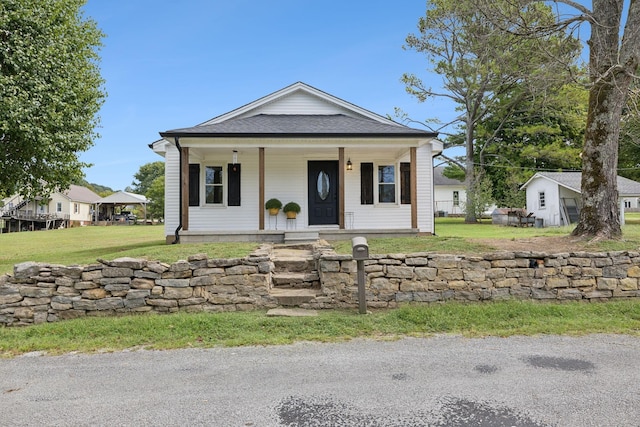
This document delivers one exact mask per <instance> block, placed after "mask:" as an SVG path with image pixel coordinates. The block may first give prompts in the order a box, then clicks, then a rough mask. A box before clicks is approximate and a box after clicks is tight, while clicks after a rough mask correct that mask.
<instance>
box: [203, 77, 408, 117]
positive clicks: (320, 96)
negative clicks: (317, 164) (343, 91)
mask: <svg viewBox="0 0 640 427" xmlns="http://www.w3.org/2000/svg"><path fill="white" fill-rule="evenodd" d="M259 114H297V115H333V114H342V115H345V116H350V117H356V118H368V119H372V120H376V121H379V122H382V123H386V124H389V125H395V126H402V125H400V124H398V123H396V122H394V121H393V120H390V119H387V118H386V117H383V116H381V115H379V114H376V113H373V112H371V111H369V110H366V109H364V108H362V107H358V106H357V105H355V104H351V103H350V102H347V101H344V100H342V99H340V98H338V97H335V96H333V95H329V94H328V93H326V92H323V91H321V90H319V89H316V88H314V87H312V86H309V85H307V84H305V83H302V82H297V83H294V84H292V85H290V86H287V87H285V88H283V89H280V90H279V91H276V92H273V93H271V94H269V95H267V96H264V97H262V98H259V99H257V100H255V101H253V102H251V103H249V104H246V105H243V106H242V107H239V108H236V109H235V110H232V111H230V112H228V113H225V114H222V115H220V116H217V117H214V118H213V119H211V120H207V121H206V122H204V123H202V124H201V125H200V126H203V125H204V126H206V125H211V124H215V123H221V122H224V121H226V120H229V119H237V118H246V117H251V116H256V115H259ZM402 127H404V126H402Z"/></svg>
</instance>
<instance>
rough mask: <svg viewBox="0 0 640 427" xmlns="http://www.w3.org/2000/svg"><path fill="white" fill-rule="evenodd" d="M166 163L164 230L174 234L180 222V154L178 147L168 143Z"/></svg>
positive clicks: (168, 233)
mask: <svg viewBox="0 0 640 427" xmlns="http://www.w3.org/2000/svg"><path fill="white" fill-rule="evenodd" d="M166 149H167V151H166V154H165V165H164V185H165V187H164V188H165V190H164V191H165V193H164V230H165V235H167V236H169V235H173V234H174V232H175V230H176V228H177V227H178V224H179V223H180V218H179V215H180V156H179V153H178V149H177V148H176V147H175V146H173V145H170V144H167V147H166Z"/></svg>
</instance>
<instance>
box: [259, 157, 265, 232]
mask: <svg viewBox="0 0 640 427" xmlns="http://www.w3.org/2000/svg"><path fill="white" fill-rule="evenodd" d="M258 204H259V206H258V212H259V214H258V229H259V230H264V147H260V148H258Z"/></svg>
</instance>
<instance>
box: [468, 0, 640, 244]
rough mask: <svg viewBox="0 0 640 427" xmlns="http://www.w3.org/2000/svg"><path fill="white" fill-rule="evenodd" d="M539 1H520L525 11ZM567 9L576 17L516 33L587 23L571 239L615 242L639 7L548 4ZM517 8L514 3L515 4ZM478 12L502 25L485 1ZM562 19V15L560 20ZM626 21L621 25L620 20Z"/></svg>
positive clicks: (607, 2) (559, 30) (613, 2)
mask: <svg viewBox="0 0 640 427" xmlns="http://www.w3.org/2000/svg"><path fill="white" fill-rule="evenodd" d="M540 2H541V0H519V3H520V6H523V5H524V6H525V7H528V6H529V5H531V4H537V3H540ZM552 2H553V3H555V4H556V6H558V5H568V6H570V7H572V8H573V9H574V10H575V11H577V15H573V16H568V17H567V15H566V11H565V10H564V9H563V8H560V7H557V17H556V22H555V23H553V24H552V25H537V23H532V22H528V21H526V20H524V19H522V15H521V16H520V17H519V18H516V19H515V20H512V23H514V22H517V25H518V28H517V29H516V30H515V31H511V33H516V34H518V35H519V36H520V37H522V38H523V39H527V40H530V39H531V38H535V37H546V36H548V34H551V33H553V32H555V33H556V34H566V33H567V32H568V33H571V32H576V31H578V29H579V26H580V24H583V23H587V24H588V25H589V27H590V31H591V36H590V38H589V40H588V42H587V45H588V47H589V104H588V113H587V122H586V127H585V140H584V148H583V150H582V183H581V191H582V209H581V210H580V219H579V221H578V224H577V226H576V228H575V229H574V231H573V235H574V236H580V237H586V238H594V239H615V238H619V237H620V236H621V235H622V230H621V228H620V220H619V212H618V209H619V207H618V187H617V168H616V167H617V164H618V145H619V137H620V122H621V120H622V117H623V110H624V108H625V105H626V100H627V96H628V93H629V89H630V87H631V84H632V82H633V81H634V79H636V78H637V74H636V72H637V70H638V65H639V64H640V31H638V28H640V2H638V1H635V0H632V1H630V2H625V1H623V0H593V1H592V6H591V7H592V9H591V10H590V9H589V8H588V7H587V6H585V5H583V4H581V3H579V2H577V1H575V0H553V1H552ZM515 3H516V4H517V3H518V0H516V1H515ZM477 7H478V8H479V9H481V10H483V11H484V13H485V14H491V15H492V16H493V19H495V20H496V21H501V20H503V16H504V15H505V14H506V12H505V11H504V10H501V8H499V7H496V6H495V3H494V2H492V1H489V0H479V1H478V2H477ZM563 14H565V15H563ZM624 16H626V22H623V17H624Z"/></svg>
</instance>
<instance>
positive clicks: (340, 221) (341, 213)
mask: <svg viewBox="0 0 640 427" xmlns="http://www.w3.org/2000/svg"><path fill="white" fill-rule="evenodd" d="M344 168H345V165H344V147H340V148H338V183H339V184H338V227H339V228H340V229H341V230H344V178H345V174H344Z"/></svg>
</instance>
